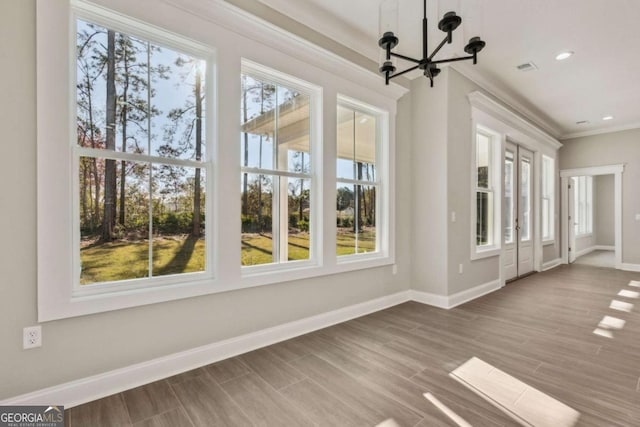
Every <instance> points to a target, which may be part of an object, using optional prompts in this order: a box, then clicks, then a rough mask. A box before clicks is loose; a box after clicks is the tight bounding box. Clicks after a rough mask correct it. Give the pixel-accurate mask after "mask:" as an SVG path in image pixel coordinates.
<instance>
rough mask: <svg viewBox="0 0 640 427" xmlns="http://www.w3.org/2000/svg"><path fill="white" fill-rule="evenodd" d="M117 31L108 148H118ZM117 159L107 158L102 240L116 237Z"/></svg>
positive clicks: (111, 39) (110, 38)
mask: <svg viewBox="0 0 640 427" xmlns="http://www.w3.org/2000/svg"><path fill="white" fill-rule="evenodd" d="M115 70H116V59H115V32H114V31H112V30H109V31H108V33H107V105H106V111H107V117H106V118H107V138H106V149H107V150H113V151H115V149H116V132H115V127H116V81H115V74H116V72H115ZM116 188H117V186H116V161H115V160H113V159H107V160H105V172H104V216H103V218H102V240H103V241H107V242H108V241H110V240H113V238H114V227H115V219H116V192H117V190H116Z"/></svg>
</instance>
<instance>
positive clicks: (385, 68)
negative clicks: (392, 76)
mask: <svg viewBox="0 0 640 427" xmlns="http://www.w3.org/2000/svg"><path fill="white" fill-rule="evenodd" d="M379 71H380V72H381V73H393V72H394V71H396V67H395V66H394V65H393V63H392V62H391V61H385V62H384V63H383V64H382V66H381V67H380V69H379Z"/></svg>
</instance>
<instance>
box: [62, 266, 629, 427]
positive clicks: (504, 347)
mask: <svg viewBox="0 0 640 427" xmlns="http://www.w3.org/2000/svg"><path fill="white" fill-rule="evenodd" d="M631 280H640V273H628V272H621V271H616V270H610V269H604V268H597V267H589V266H578V265H573V266H561V267H558V268H556V269H553V270H551V271H548V272H545V273H539V274H535V275H533V276H530V277H527V278H525V279H522V280H520V281H516V282H513V283H511V284H509V285H507V286H506V287H505V288H503V289H502V290H500V291H498V292H494V293H492V294H490V295H488V296H485V297H483V298H480V299H477V300H474V301H472V302H470V303H467V304H464V305H463V306H460V307H457V308H455V309H452V310H441V309H437V308H434V307H430V306H426V305H422V304H419V303H413V302H410V303H405V304H401V305H398V306H395V307H392V308H389V309H387V310H384V311H381V312H377V313H374V314H371V315H368V316H365V317H361V318H358V319H354V320H352V321H349V322H346V323H342V324H339V325H335V326H332V327H330V328H326V329H323V330H320V331H316V332H314V333H311V334H307V335H303V336H300V337H297V338H294V339H292V340H289V341H285V342H282V343H278V344H275V345H273V346H270V347H267V348H264V349H260V350H256V351H253V352H251V353H248V354H244V355H242V356H239V357H235V358H232V359H229V360H225V361H222V362H219V363H215V364H212V365H209V366H207V367H204V368H199V369H196V370H194V371H191V372H188V373H184V374H181V375H177V376H175V377H172V378H168V379H166V380H162V381H158V382H155V383H152V384H148V385H145V386H143V387H139V388H137V389H134V390H129V391H126V392H124V393H119V394H117V395H113V396H109V397H107V398H104V399H101V400H98V401H94V402H90V403H87V404H85V405H82V406H78V407H75V408H72V409H70V410H68V411H67V418H68V422H67V425H70V426H72V427H79V426H128V425H134V426H172V427H175V426H217V425H229V426H244V425H260V426H298V425H300V426H303V425H305V426H306V425H326V426H375V425H377V424H379V423H381V422H383V421H385V420H389V419H393V420H394V421H395V422H396V423H397V424H398V425H400V426H419V427H427V426H430V427H431V426H436V427H437V426H453V425H455V424H453V423H452V422H451V420H450V419H448V418H447V417H446V416H444V415H443V414H442V413H441V412H440V411H439V410H438V409H436V407H435V406H434V405H433V404H432V403H430V402H429V401H427V400H426V399H425V398H424V397H423V393H425V392H430V393H432V394H433V396H435V397H436V398H437V399H438V400H440V401H441V402H442V403H444V404H445V405H446V406H448V407H449V408H450V409H451V410H453V411H454V412H455V413H457V414H458V415H459V416H461V417H462V418H464V419H465V420H466V421H468V422H469V423H471V424H472V425H473V426H514V425H517V424H516V423H515V422H514V421H513V420H512V419H511V418H509V417H507V416H506V415H505V414H503V413H502V412H501V411H500V410H499V409H497V408H495V407H494V406H492V405H491V404H489V403H488V402H487V401H485V400H484V399H482V398H481V397H479V396H478V395H476V394H475V393H473V392H472V391H470V390H468V389H467V388H465V387H464V386H463V385H462V384H460V383H458V382H457V381H455V380H454V379H452V378H451V377H450V376H449V375H448V374H449V373H450V372H451V371H453V370H454V369H456V368H457V367H458V366H460V365H462V364H463V363H464V362H466V361H467V360H468V359H470V358H471V357H473V356H476V357H478V358H480V359H482V360H483V361H485V362H487V363H490V364H492V365H493V366H495V367H498V368H499V369H501V370H502V371H504V372H506V373H508V374H509V375H511V376H513V377H515V378H517V379H519V380H520V381H523V382H525V383H527V384H528V385H530V386H532V387H535V388H536V389H538V390H540V391H542V392H544V393H546V394H548V395H549V396H552V397H553V398H555V399H558V400H559V401H561V402H563V403H565V404H566V405H569V406H570V407H572V408H574V409H575V410H577V411H579V412H580V413H581V415H580V418H579V421H578V424H577V425H578V426H598V427H602V426H639V425H640V339H639V337H640V299H634V298H627V297H622V296H618V293H619V291H620V290H624V289H626V290H631V291H640V288H634V287H630V286H628V284H629V282H630V281H631ZM612 300H617V301H621V302H624V303H627V304H622V305H620V304H614V307H618V308H620V307H622V308H625V309H629V308H631V306H630V305H629V304H633V305H635V306H634V307H633V309H632V310H631V311H630V312H626V311H620V310H616V309H614V308H610V305H612ZM604 316H611V317H615V318H617V319H621V320H624V321H625V322H624V327H623V328H622V329H605V331H606V332H607V333H610V334H612V337H610V338H609V337H606V336H602V335H597V334H594V333H593V332H594V330H596V329H597V328H598V325H599V324H600V322H601V321H602V320H603V318H604ZM618 323H620V322H618ZM540 410H541V411H544V410H545V408H541V409H540Z"/></svg>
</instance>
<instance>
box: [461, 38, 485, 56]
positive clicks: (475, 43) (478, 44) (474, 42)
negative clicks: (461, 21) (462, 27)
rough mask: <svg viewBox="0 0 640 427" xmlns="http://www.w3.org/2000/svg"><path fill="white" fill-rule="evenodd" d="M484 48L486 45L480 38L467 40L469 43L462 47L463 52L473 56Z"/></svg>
mask: <svg viewBox="0 0 640 427" xmlns="http://www.w3.org/2000/svg"><path fill="white" fill-rule="evenodd" d="M485 46H486V43H485V42H484V41H482V40H481V39H480V37H472V38H471V40H469V43H468V44H467V45H466V46H465V47H464V51H465V52H467V53H468V54H469V55H474V56H475V54H477V53H478V52H480V51H481V50H482V49H484V47H485Z"/></svg>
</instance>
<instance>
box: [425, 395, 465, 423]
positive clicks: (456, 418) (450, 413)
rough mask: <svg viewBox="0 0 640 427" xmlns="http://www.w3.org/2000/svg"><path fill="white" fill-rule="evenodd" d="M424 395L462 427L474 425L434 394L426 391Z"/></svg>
mask: <svg viewBox="0 0 640 427" xmlns="http://www.w3.org/2000/svg"><path fill="white" fill-rule="evenodd" d="M423 396H424V397H425V398H426V399H427V400H428V401H429V402H431V403H433V406H435V407H436V408H438V409H439V410H440V412H442V413H443V414H445V415H446V416H447V417H449V419H451V421H453V422H454V423H456V424H457V425H458V426H460V427H472V426H471V424H469V423H468V422H466V421H465V420H464V419H463V418H462V417H461V416H460V415H458V414H456V413H455V412H453V411H452V410H451V409H450V408H449V407H448V406H447V405H445V404H444V403H442V402H440V401H439V400H438V399H437V398H436V397H435V396H434V395H433V394H431V393H424V394H423Z"/></svg>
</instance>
